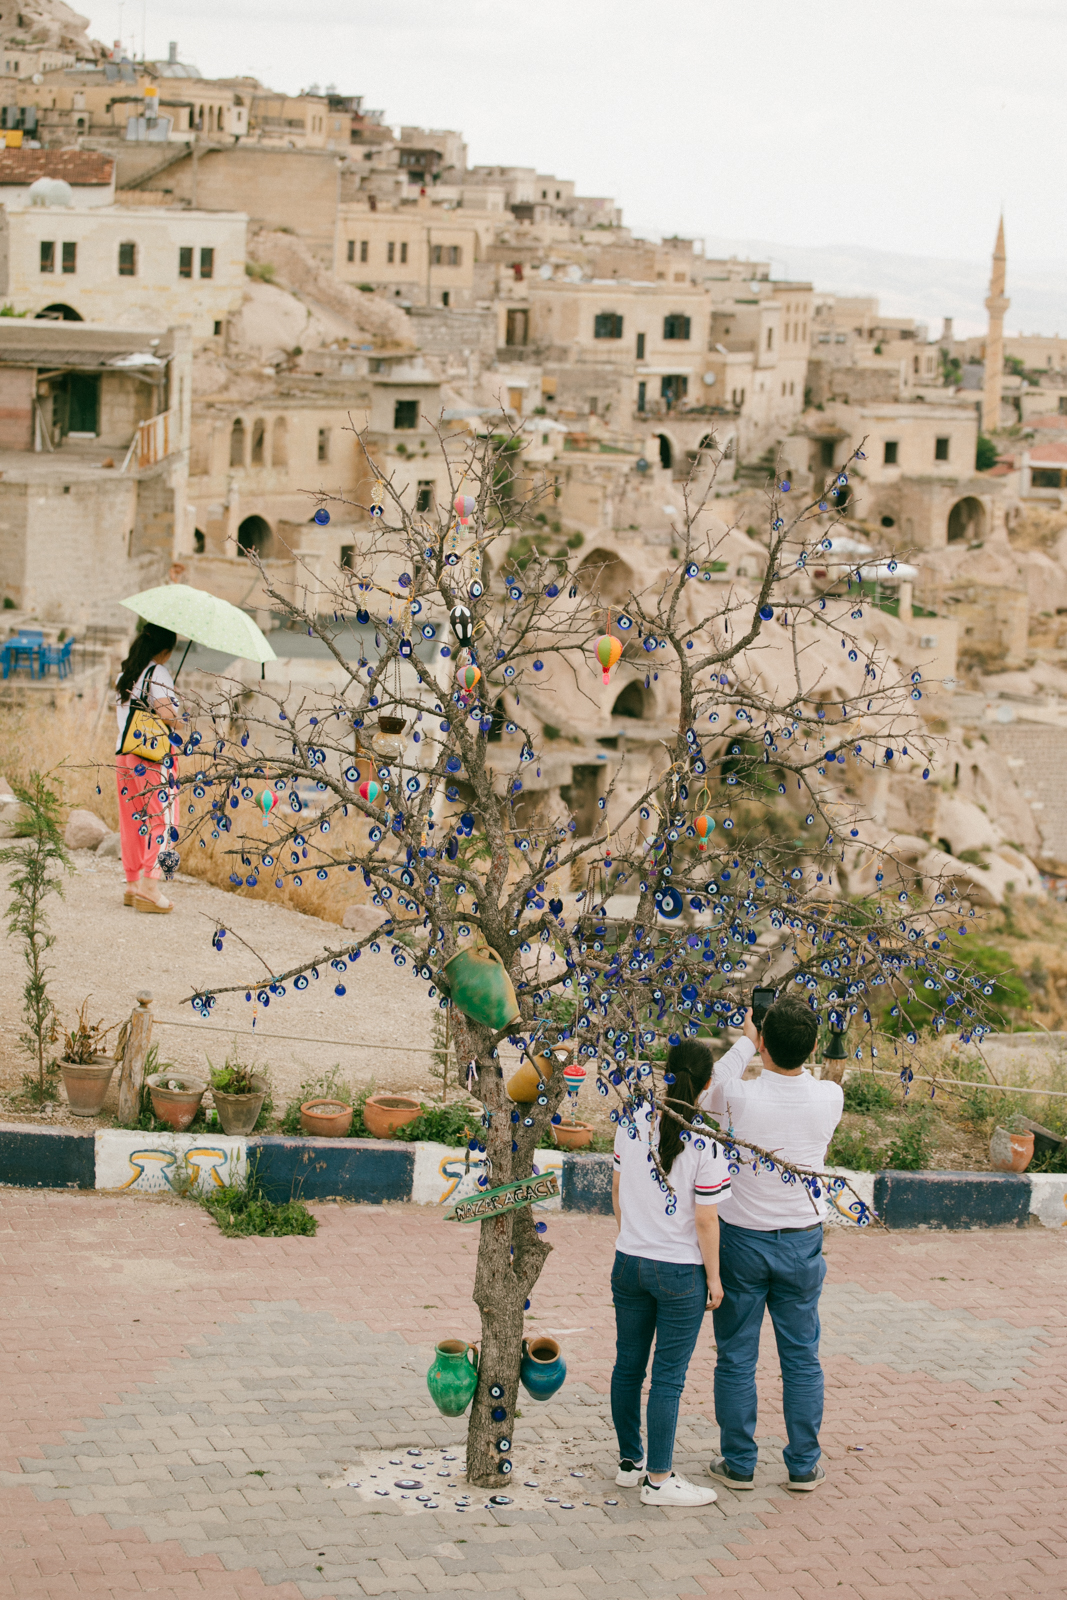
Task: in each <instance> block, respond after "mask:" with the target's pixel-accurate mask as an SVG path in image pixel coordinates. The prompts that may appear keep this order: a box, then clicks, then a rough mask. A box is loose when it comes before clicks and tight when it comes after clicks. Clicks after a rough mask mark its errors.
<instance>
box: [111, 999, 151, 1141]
mask: <svg viewBox="0 0 1067 1600" xmlns="http://www.w3.org/2000/svg"><path fill="white" fill-rule="evenodd" d="M151 1039H152V996H151V994H149V992H148V990H147V989H143V990H142V991H141V993H140V994H139V995H138V996H137V1004H136V1006H135V1007H134V1009H133V1011H132V1012H131V1014H130V1022H129V1033H128V1034H127V1037H126V1052H125V1054H124V1055H123V1058H122V1074H121V1076H120V1078H119V1122H120V1123H121V1124H123V1125H124V1126H125V1125H128V1124H129V1123H131V1122H135V1121H136V1119H137V1117H138V1115H139V1113H140V1110H141V1088H142V1085H143V1084H144V1064H145V1057H146V1056H147V1054H148V1046H149V1044H150V1042H151Z"/></svg>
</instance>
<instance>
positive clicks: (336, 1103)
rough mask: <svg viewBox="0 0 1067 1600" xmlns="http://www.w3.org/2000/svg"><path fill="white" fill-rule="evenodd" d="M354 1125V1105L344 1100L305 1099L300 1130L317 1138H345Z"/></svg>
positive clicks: (301, 1110)
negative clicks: (346, 1103)
mask: <svg viewBox="0 0 1067 1600" xmlns="http://www.w3.org/2000/svg"><path fill="white" fill-rule="evenodd" d="M351 1126H352V1107H351V1106H346V1105H345V1103H344V1101H343V1100H305V1101H304V1104H303V1105H302V1106H301V1107H300V1131H301V1133H307V1134H311V1136H312V1137H313V1138H316V1139H343V1138H344V1137H345V1135H346V1134H347V1132H348V1130H349V1128H351Z"/></svg>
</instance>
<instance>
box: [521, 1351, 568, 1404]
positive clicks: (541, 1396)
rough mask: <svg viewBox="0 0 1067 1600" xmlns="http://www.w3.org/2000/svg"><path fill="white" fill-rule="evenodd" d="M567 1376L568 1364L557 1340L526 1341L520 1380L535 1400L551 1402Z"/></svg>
mask: <svg viewBox="0 0 1067 1600" xmlns="http://www.w3.org/2000/svg"><path fill="white" fill-rule="evenodd" d="M566 1376H567V1363H566V1362H565V1361H564V1359H563V1356H562V1354H561V1352H560V1348H559V1345H558V1344H557V1343H556V1341H555V1339H546V1338H539V1339H530V1340H526V1339H524V1340H523V1341H522V1365H521V1366H520V1367H519V1380H520V1382H521V1383H522V1386H523V1388H524V1389H525V1390H526V1393H527V1394H528V1395H530V1397H531V1398H532V1399H534V1400H551V1398H552V1396H553V1395H554V1394H555V1392H556V1390H557V1389H558V1388H559V1387H560V1385H561V1384H562V1383H563V1380H564V1379H565V1378H566Z"/></svg>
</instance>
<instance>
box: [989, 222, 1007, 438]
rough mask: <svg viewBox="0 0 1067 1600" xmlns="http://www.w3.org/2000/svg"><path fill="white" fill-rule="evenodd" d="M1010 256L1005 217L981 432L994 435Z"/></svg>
mask: <svg viewBox="0 0 1067 1600" xmlns="http://www.w3.org/2000/svg"><path fill="white" fill-rule="evenodd" d="M1007 266H1008V257H1007V253H1006V251H1005V249H1004V218H1003V216H1002V217H1001V219H1000V226H999V227H998V229H997V242H996V245H995V246H994V249H993V272H992V275H991V277H990V279H989V295H988V297H987V299H986V303H985V304H986V310H987V311H988V312H989V331H988V333H987V334H986V341H985V382H984V384H983V387H982V432H983V433H984V434H991V433H993V432H994V430H995V429H997V428H999V427H1000V397H1001V390H1002V388H1003V383H1004V313H1005V311H1007V309H1008V307H1009V306H1010V305H1011V301H1010V300H1009V299H1008V298H1007V297H1006V295H1005V293H1004V280H1005V276H1006V273H1007Z"/></svg>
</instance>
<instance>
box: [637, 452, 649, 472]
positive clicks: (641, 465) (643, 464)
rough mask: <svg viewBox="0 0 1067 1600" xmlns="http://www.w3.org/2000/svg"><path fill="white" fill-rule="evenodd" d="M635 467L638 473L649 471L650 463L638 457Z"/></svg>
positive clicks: (642, 457)
mask: <svg viewBox="0 0 1067 1600" xmlns="http://www.w3.org/2000/svg"><path fill="white" fill-rule="evenodd" d="M634 466H635V467H636V468H637V470H638V472H647V471H648V462H647V461H646V460H645V458H644V456H638V458H637V460H636V461H635V462H634Z"/></svg>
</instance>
